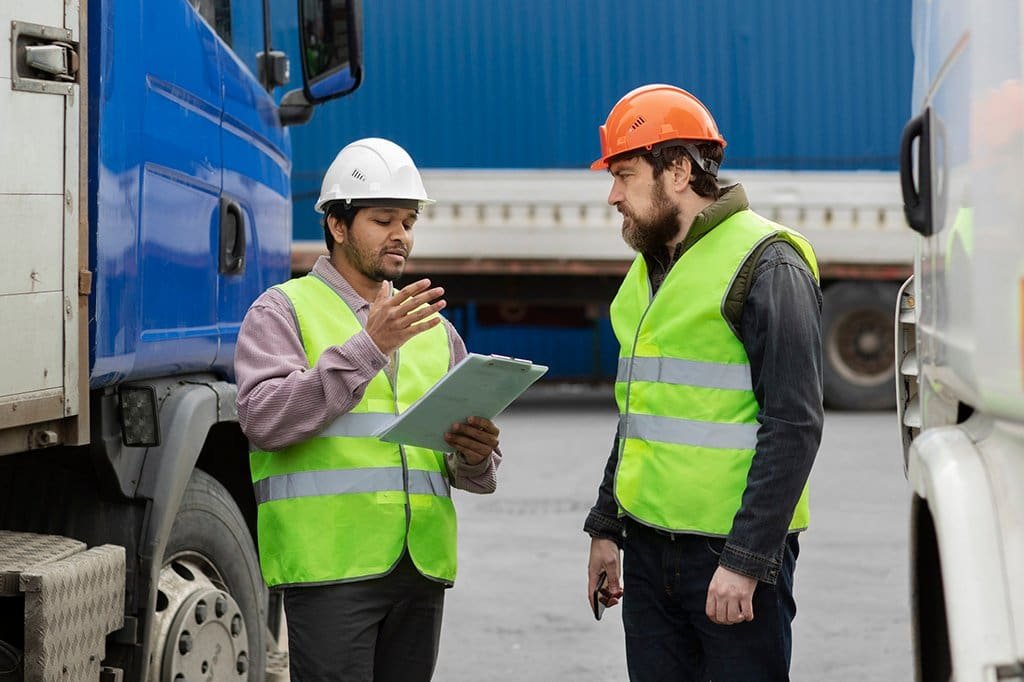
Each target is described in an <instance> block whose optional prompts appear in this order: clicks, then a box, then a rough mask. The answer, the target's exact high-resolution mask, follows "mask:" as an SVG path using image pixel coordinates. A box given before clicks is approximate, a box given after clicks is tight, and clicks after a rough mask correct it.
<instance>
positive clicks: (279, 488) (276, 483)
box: [256, 467, 451, 504]
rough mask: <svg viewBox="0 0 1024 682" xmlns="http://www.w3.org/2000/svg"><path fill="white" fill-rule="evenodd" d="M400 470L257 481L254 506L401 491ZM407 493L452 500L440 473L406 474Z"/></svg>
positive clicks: (304, 474) (331, 472)
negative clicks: (294, 500) (335, 496)
mask: <svg viewBox="0 0 1024 682" xmlns="http://www.w3.org/2000/svg"><path fill="white" fill-rule="evenodd" d="M404 489H405V471H404V470H403V469H402V467H379V468H376V469H340V470H328V471H303V472H299V473H294V474H281V475H280V476H271V477H270V478H264V479H263V480H260V481H257V482H256V503H257V504H262V503H264V502H271V501H273V500H285V499H289V498H293V497H315V496H317V495H350V494H353V493H376V492H385V491H402V490H404ZM409 492H410V493H411V494H413V495H437V496H439V497H451V490H450V488H449V485H448V479H446V478H445V477H444V475H443V474H441V473H440V472H439V471H418V470H411V471H409Z"/></svg>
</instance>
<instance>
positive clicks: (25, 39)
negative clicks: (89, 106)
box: [0, 0, 88, 454]
mask: <svg viewBox="0 0 1024 682" xmlns="http://www.w3.org/2000/svg"><path fill="white" fill-rule="evenodd" d="M0 26H2V29H0V30H2V31H4V33H5V37H6V40H4V41H2V42H0V51H2V52H3V54H0V159H3V162H2V163H0V253H2V254H3V267H0V436H2V437H0V454H3V453H4V452H10V451H12V450H20V449H27V448H31V447H39V446H43V445H54V444H57V443H59V442H68V443H77V442H81V439H82V438H86V437H87V436H86V434H84V433H83V434H79V433H78V432H77V430H76V428H77V426H76V421H75V420H74V419H73V418H72V417H73V416H74V415H78V414H79V413H80V408H81V406H82V401H81V399H80V396H79V391H80V388H81V389H83V390H84V386H83V384H84V383H85V382H84V376H83V375H81V374H80V372H83V371H85V370H86V369H87V368H86V367H83V362H84V360H83V358H85V357H87V355H86V347H85V346H84V345H80V342H82V343H83V344H84V342H85V334H84V330H83V328H82V326H81V324H80V323H82V321H83V319H84V317H85V316H84V315H82V312H81V311H80V309H79V308H80V301H81V303H82V305H85V303H86V302H87V301H86V299H84V298H82V299H81V300H80V298H79V288H80V287H79V258H80V256H79V244H80V238H79V231H80V225H79V215H80V209H79V201H80V200H81V197H80V193H79V172H80V170H79V152H80V148H79V138H80V129H79V126H80V120H79V109H80V104H81V100H82V96H83V94H84V92H83V90H82V87H81V86H80V84H79V72H78V61H79V38H80V35H79V33H80V28H79V12H78V3H77V2H68V3H67V6H65V2H64V1H63V0H6V1H5V2H3V3H0ZM82 285H83V289H87V286H88V277H87V275H84V276H83V281H82ZM65 418H69V419H65ZM27 425H30V426H27ZM14 427H18V429H19V430H18V433H17V434H15V433H14V431H13V430H11V429H13V428H14ZM21 427H25V428H21ZM30 428H31V429H32V430H31V431H30V430H29V429H30Z"/></svg>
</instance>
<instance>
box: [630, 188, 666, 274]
mask: <svg viewBox="0 0 1024 682" xmlns="http://www.w3.org/2000/svg"><path fill="white" fill-rule="evenodd" d="M678 234H679V208H678V207H677V206H676V205H675V204H673V203H672V201H671V200H670V199H669V198H668V194H667V193H666V192H665V188H664V187H662V186H661V184H660V183H655V185H654V190H653V191H652V193H651V213H650V214H649V215H647V216H643V217H640V216H637V215H636V214H634V213H632V212H630V211H628V209H627V212H625V213H623V216H622V239H623V240H624V241H625V242H626V244H628V245H629V246H630V248H632V249H633V250H634V251H636V252H638V253H642V254H644V255H648V256H655V257H659V256H661V255H662V254H663V253H664V252H665V251H666V249H667V245H668V243H669V242H670V241H672V240H673V239H675V237H676V235H678Z"/></svg>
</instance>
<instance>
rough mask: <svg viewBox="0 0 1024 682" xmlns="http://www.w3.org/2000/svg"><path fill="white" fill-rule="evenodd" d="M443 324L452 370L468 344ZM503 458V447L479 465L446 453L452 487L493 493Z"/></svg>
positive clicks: (481, 492) (452, 453) (479, 492)
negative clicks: (446, 335) (446, 333)
mask: <svg viewBox="0 0 1024 682" xmlns="http://www.w3.org/2000/svg"><path fill="white" fill-rule="evenodd" d="M442 319H444V318H442ZM442 324H444V325H445V329H446V330H447V332H448V348H449V350H450V351H451V359H452V361H451V365H450V366H449V368H451V367H454V366H455V365H456V364H457V363H458V362H459V361H460V360H462V359H463V358H464V357H466V355H467V351H466V343H465V342H464V341H463V340H462V337H461V336H459V332H458V331H456V330H455V327H454V326H452V323H451V322H449V321H448V320H447V319H445V320H444V322H443V323H442ZM501 457H502V455H501V447H496V448H494V452H492V453H491V456H490V457H488V458H487V459H485V460H483V461H482V462H480V463H479V464H469V463H468V462H466V460H464V459H463V458H462V455H460V454H458V453H454V452H449V453H446V454H445V463H446V464H447V465H448V478H449V480H451V482H452V487H453V488H459V489H460V490H465V491H466V492H470V493H478V494H487V493H493V492H494V491H495V490H496V489H497V487H498V466H499V465H500V464H501Z"/></svg>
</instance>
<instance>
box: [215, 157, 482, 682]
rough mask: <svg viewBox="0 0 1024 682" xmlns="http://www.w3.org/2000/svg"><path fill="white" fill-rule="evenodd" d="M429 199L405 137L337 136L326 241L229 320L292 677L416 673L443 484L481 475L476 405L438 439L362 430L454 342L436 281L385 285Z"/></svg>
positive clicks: (433, 592) (440, 371)
mask: <svg viewBox="0 0 1024 682" xmlns="http://www.w3.org/2000/svg"><path fill="white" fill-rule="evenodd" d="M430 203H433V202H432V201H431V200H430V199H429V198H428V197H427V193H426V190H425V189H424V187H423V182H422V180H421V179H420V174H419V171H418V170H417V169H416V165H415V164H414V163H413V161H412V159H411V158H410V157H409V155H408V154H407V153H406V152H405V150H404V149H402V148H401V147H399V146H398V145H396V144H395V143H393V142H390V141H388V140H383V139H379V138H367V139H363V140H358V141H356V142H353V143H352V144H350V145H348V146H346V147H345V148H344V149H342V150H341V151H340V152H339V153H338V156H337V157H336V158H335V159H334V162H333V163H332V164H331V166H330V168H328V169H327V173H326V174H325V175H324V180H323V185H322V187H321V192H320V198H319V200H318V201H317V203H316V209H317V211H319V212H320V213H323V214H324V237H325V240H326V242H327V248H328V251H329V252H330V255H329V256H322V257H321V258H320V259H319V260H318V261H317V262H316V265H314V266H313V269H312V271H311V272H310V273H309V274H308V275H306V276H305V277H301V278H298V279H293V280H291V281H289V282H285V283H284V284H281V285H278V286H276V287H273V288H271V289H269V290H268V291H266V292H265V293H264V294H263V295H262V296H260V298H259V299H257V300H256V302H255V303H253V305H252V307H251V308H250V309H249V312H248V313H247V314H246V317H245V320H244V322H243V323H242V328H241V330H240V331H239V335H238V345H237V349H236V353H235V372H236V375H237V381H238V417H239V422H240V424H241V426H242V430H243V431H244V432H245V434H246V436H247V437H248V438H249V441H250V443H251V444H252V447H253V452H252V453H251V456H250V466H251V469H252V477H253V483H254V486H255V490H256V501H257V504H258V540H259V550H260V564H261V567H262V570H263V578H264V580H265V581H266V583H267V585H268V586H270V587H272V588H278V589H281V590H282V591H283V594H284V607H285V615H286V619H287V623H288V648H289V656H290V661H291V679H292V682H303V681H304V680H363V681H365V680H375V681H377V682H382V681H391V680H396V681H397V680H403V681H415V680H429V679H430V677H431V675H432V674H433V669H434V663H435V661H436V659H437V649H438V642H439V640H440V633H441V614H442V609H443V604H444V589H445V588H446V587H450V586H451V585H452V584H453V583H454V581H455V570H456V520H455V509H454V507H453V506H452V500H451V488H452V487H456V488H462V489H464V490H467V491H470V492H476V493H490V492H492V491H493V490H494V488H495V485H496V480H495V472H496V470H497V468H498V465H499V463H500V462H501V454H500V452H499V451H498V428H497V427H496V426H495V425H494V424H493V423H492V422H491V421H489V420H487V419H482V418H477V417H471V418H469V419H467V420H466V422H464V423H461V424H454V425H451V429H450V431H449V432H448V434H447V435H446V440H447V442H448V443H449V445H450V446H451V447H450V450H451V452H449V453H442V452H436V451H432V450H427V449H424V448H418V447H411V446H401V447H399V446H398V445H395V444H391V443H385V442H383V441H380V440H378V439H376V438H374V437H373V435H372V434H373V433H374V432H375V431H376V430H377V428H378V427H379V426H381V425H382V424H383V423H384V422H386V421H388V420H390V419H391V418H393V416H394V415H395V413H396V412H401V411H403V410H405V409H406V408H407V407H409V405H411V404H412V403H413V402H415V401H416V400H417V399H418V398H419V397H420V396H421V395H423V393H425V392H426V391H427V390H428V389H429V388H430V387H431V386H433V385H434V383H436V382H437V381H438V380H439V379H440V378H441V377H442V376H444V374H445V373H446V372H447V371H448V370H449V368H451V367H452V366H453V365H454V364H455V363H456V362H458V361H459V360H461V359H462V358H463V357H465V355H466V347H465V344H464V343H463V341H462V339H461V338H460V337H459V335H458V333H457V332H456V331H455V329H454V328H453V327H452V326H451V324H449V323H448V322H447V321H446V320H445V319H444V318H442V317H441V316H440V315H439V314H438V313H439V311H440V310H441V309H442V308H444V306H445V302H444V300H443V299H442V298H441V296H442V295H443V294H444V290H443V289H441V288H440V287H431V283H430V282H429V281H428V280H425V279H421V280H419V281H417V282H414V283H412V284H410V285H408V286H406V287H405V288H403V289H400V290H398V291H394V290H393V287H392V286H391V281H392V280H394V279H396V278H398V277H400V276H401V275H402V272H403V270H404V269H405V264H406V261H407V260H408V258H409V254H410V252H411V251H412V246H413V233H414V225H415V223H416V219H417V217H418V215H419V212H420V210H421V209H422V208H423V206H425V205H427V204H430Z"/></svg>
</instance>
